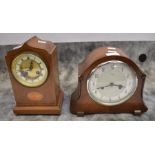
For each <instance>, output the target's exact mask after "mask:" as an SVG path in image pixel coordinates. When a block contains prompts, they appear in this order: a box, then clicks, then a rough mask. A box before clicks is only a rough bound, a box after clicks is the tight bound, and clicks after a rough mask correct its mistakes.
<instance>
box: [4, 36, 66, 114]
mask: <svg viewBox="0 0 155 155" xmlns="http://www.w3.org/2000/svg"><path fill="white" fill-rule="evenodd" d="M6 63H7V67H8V71H9V76H10V80H11V83H12V88H13V92H14V97H15V101H16V105H15V107H14V109H13V111H14V113H15V114H60V112H61V104H62V100H63V92H62V90H61V89H60V86H59V77H58V62H57V52H56V46H55V45H54V44H53V43H52V42H49V41H44V40H40V39H39V38H37V37H33V38H31V39H30V40H28V41H27V42H25V43H24V44H22V45H20V46H19V47H16V48H14V49H13V50H11V51H9V52H8V53H7V55H6Z"/></svg>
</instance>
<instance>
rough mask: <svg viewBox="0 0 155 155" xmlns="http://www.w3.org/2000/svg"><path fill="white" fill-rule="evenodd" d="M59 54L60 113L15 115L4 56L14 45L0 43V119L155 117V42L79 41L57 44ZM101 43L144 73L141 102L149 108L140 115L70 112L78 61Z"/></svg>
mask: <svg viewBox="0 0 155 155" xmlns="http://www.w3.org/2000/svg"><path fill="white" fill-rule="evenodd" d="M56 45H57V48H58V57H59V75H60V83H61V87H62V89H63V90H64V92H65V97H64V102H63V107H62V115H61V116H42V115H37V116H15V115H14V113H13V112H12V107H13V106H14V104H15V102H14V97H13V94H12V89H11V84H10V80H9V77H8V73H7V70H6V66H5V62H4V55H5V54H6V52H7V51H8V50H10V49H11V48H13V47H14V45H10V46H0V120H155V97H154V96H155V89H154V88H155V69H154V66H155V42H151V41H150V42H144V41H139V42H137V41H135V42H133V41H132V42H129V41H128V42H119V41H117V42H81V43H80V42H79V43H57V44H56ZM100 46H114V47H118V48H121V49H123V50H124V52H125V53H126V54H127V55H128V56H129V57H130V58H131V59H132V60H133V61H135V62H136V63H137V64H138V65H139V67H140V68H141V69H142V70H143V71H144V72H145V73H146V74H147V79H146V83H145V89H144V94H143V95H144V101H145V103H146V105H147V107H148V108H149V110H148V111H147V112H146V113H144V114H143V115H141V116H134V115H132V114H94V115H87V116H85V117H77V116H75V115H72V114H71V113H70V112H69V104H70V96H71V93H72V92H73V91H74V90H75V88H76V87H77V77H78V68H77V66H78V63H80V62H81V61H83V59H84V58H85V57H86V55H87V54H88V53H89V52H91V50H93V49H95V48H97V47H100ZM141 53H145V54H146V55H147V57H148V59H147V61H146V62H144V63H140V62H139V61H138V57H139V55H140V54H141Z"/></svg>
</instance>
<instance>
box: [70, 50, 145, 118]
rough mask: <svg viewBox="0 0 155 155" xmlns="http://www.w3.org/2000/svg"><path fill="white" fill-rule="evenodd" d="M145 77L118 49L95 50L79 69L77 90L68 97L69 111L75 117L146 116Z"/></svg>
mask: <svg viewBox="0 0 155 155" xmlns="http://www.w3.org/2000/svg"><path fill="white" fill-rule="evenodd" d="M145 77H146V76H145V74H144V73H143V72H142V71H141V70H140V69H139V67H138V66H137V65H136V64H135V63H134V62H133V61H132V60H131V59H130V58H129V57H127V55H125V54H124V53H123V52H122V51H121V49H118V48H114V47H106V48H104V47H101V48H97V49H95V50H94V51H92V52H91V53H90V54H89V55H88V56H87V57H86V59H85V60H84V61H83V62H82V63H81V64H80V65H79V77H78V87H77V89H76V90H75V92H74V93H73V94H72V96H71V105H70V110H71V112H72V113H73V114H77V115H84V114H92V113H134V114H141V113H143V112H146V111H147V107H146V106H145V104H144V102H143V86H144V81H145Z"/></svg>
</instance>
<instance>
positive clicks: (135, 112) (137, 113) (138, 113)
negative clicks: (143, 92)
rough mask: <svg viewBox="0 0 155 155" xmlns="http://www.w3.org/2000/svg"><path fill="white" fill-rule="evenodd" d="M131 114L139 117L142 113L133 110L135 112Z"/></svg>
mask: <svg viewBox="0 0 155 155" xmlns="http://www.w3.org/2000/svg"><path fill="white" fill-rule="evenodd" d="M133 114H134V115H137V116H139V115H141V114H142V111H141V110H135V111H134V112H133Z"/></svg>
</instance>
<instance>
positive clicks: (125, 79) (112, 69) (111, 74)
mask: <svg viewBox="0 0 155 155" xmlns="http://www.w3.org/2000/svg"><path fill="white" fill-rule="evenodd" d="M137 81H138V79H137V76H136V73H135V71H134V70H133V69H132V68H131V67H130V66H128V64H126V63H124V62H122V61H116V60H112V61H108V62H105V63H102V64H100V65H99V66H97V67H96V68H95V69H94V70H93V71H92V72H91V74H90V77H89V78H88V80H87V90H88V93H89V96H90V97H91V98H92V99H93V100H94V101H96V102H97V103H99V104H103V105H108V106H113V105H118V104H121V103H123V102H124V101H126V100H128V99H129V98H130V97H131V96H132V95H133V94H134V92H135V91H136V88H137Z"/></svg>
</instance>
